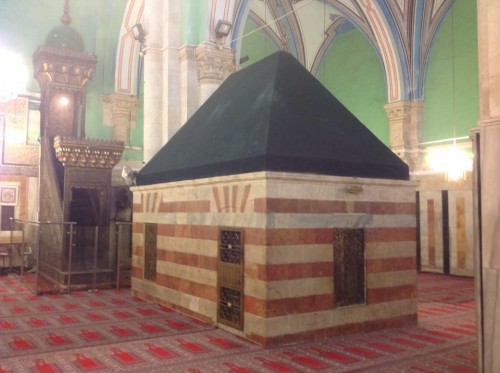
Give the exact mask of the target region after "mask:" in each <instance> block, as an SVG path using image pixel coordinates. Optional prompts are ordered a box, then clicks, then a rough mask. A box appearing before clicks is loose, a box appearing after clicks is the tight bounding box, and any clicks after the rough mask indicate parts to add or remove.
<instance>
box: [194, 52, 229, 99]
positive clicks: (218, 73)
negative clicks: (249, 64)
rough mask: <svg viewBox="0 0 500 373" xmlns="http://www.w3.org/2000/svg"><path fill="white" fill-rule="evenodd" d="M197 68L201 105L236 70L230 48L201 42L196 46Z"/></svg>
mask: <svg viewBox="0 0 500 373" xmlns="http://www.w3.org/2000/svg"><path fill="white" fill-rule="evenodd" d="M196 69H197V72H198V82H199V83H200V105H202V104H203V103H204V102H205V101H206V100H207V99H208V98H209V97H210V95H211V94H212V93H214V91H215V90H216V89H217V88H218V87H219V86H220V85H221V84H222V82H223V81H224V79H226V78H227V77H228V76H229V74H231V73H232V72H234V71H235V70H236V65H235V64H234V56H233V53H232V52H231V50H230V49H227V48H223V47H222V46H219V45H215V44H207V43H204V44H201V45H199V46H198V47H197V48H196Z"/></svg>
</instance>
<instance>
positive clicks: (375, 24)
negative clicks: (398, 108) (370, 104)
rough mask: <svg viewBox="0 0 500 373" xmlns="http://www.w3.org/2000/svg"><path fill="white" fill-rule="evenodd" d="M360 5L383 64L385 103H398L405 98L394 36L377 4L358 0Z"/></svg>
mask: <svg viewBox="0 0 500 373" xmlns="http://www.w3.org/2000/svg"><path fill="white" fill-rule="evenodd" d="M360 4H361V8H362V11H363V13H364V14H365V17H366V19H367V21H368V22H369V24H370V28H371V29H372V32H373V35H374V36H375V39H376V41H377V43H376V45H377V47H378V50H379V53H380V56H381V58H382V62H383V64H384V69H385V74H386V79H387V98H388V99H387V101H388V102H394V101H400V100H402V99H404V98H405V92H406V89H405V87H404V79H403V72H402V66H401V59H400V55H399V52H398V48H397V45H396V42H395V40H394V34H393V32H392V30H391V28H390V26H389V25H388V23H387V19H386V17H385V15H384V14H383V12H382V10H381V8H380V7H379V5H378V3H375V2H372V1H370V0H360Z"/></svg>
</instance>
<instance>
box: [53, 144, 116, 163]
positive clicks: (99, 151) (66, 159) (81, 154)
mask: <svg viewBox="0 0 500 373" xmlns="http://www.w3.org/2000/svg"><path fill="white" fill-rule="evenodd" d="M54 149H55V151H56V157H57V159H58V160H59V161H60V162H61V163H62V164H63V165H64V166H65V167H86V168H113V167H114V166H115V165H116V164H117V163H118V162H119V161H120V158H121V156H122V152H123V143H122V142H119V141H105V140H96V139H82V138H74V137H60V136H56V137H55V139H54Z"/></svg>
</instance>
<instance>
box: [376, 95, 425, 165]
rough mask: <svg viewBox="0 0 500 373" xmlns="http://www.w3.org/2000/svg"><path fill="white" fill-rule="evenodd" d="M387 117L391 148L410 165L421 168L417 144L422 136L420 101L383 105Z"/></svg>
mask: <svg viewBox="0 0 500 373" xmlns="http://www.w3.org/2000/svg"><path fill="white" fill-rule="evenodd" d="M384 108H385V111H386V113H387V117H388V119H389V139H390V140H389V141H390V145H391V149H392V150H393V151H394V153H396V154H397V155H398V156H399V157H400V158H401V159H402V160H403V161H405V162H406V163H407V164H408V165H409V166H410V171H416V170H419V169H420V168H421V163H422V160H421V157H420V152H419V144H420V141H421V137H422V120H423V108H424V105H423V103H422V101H395V102H390V103H388V104H386V105H385V106H384Z"/></svg>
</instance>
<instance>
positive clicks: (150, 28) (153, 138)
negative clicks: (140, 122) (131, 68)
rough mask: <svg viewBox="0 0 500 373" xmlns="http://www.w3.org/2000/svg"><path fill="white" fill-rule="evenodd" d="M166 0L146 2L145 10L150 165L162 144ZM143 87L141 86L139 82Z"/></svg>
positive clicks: (146, 145) (147, 153)
mask: <svg viewBox="0 0 500 373" xmlns="http://www.w3.org/2000/svg"><path fill="white" fill-rule="evenodd" d="M162 9H163V1H162V0H146V3H145V7H144V28H145V33H146V42H145V46H144V162H148V161H149V160H150V159H151V158H152V157H153V156H154V155H155V154H156V152H157V151H158V150H160V148H161V146H162V145H163V144H162V108H163V105H162V98H163V91H162V84H163V83H162V81H163V79H162V77H163V69H162V50H161V48H162V46H163V39H162V36H163V35H162V34H163V26H162V25H163V20H162V13H163V12H162ZM138 84H139V83H138Z"/></svg>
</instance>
